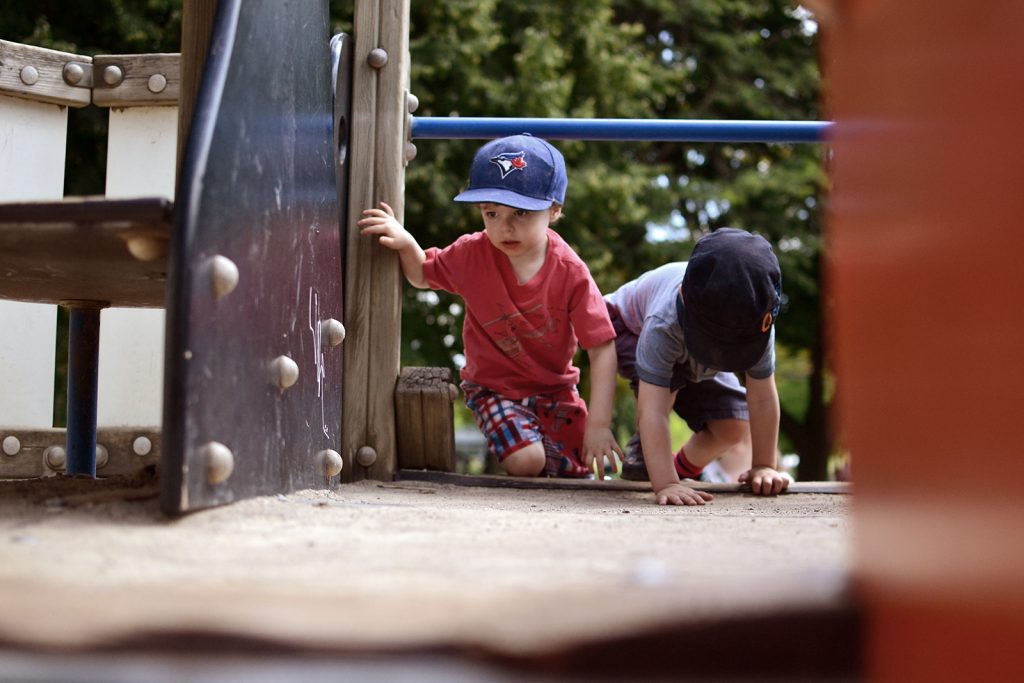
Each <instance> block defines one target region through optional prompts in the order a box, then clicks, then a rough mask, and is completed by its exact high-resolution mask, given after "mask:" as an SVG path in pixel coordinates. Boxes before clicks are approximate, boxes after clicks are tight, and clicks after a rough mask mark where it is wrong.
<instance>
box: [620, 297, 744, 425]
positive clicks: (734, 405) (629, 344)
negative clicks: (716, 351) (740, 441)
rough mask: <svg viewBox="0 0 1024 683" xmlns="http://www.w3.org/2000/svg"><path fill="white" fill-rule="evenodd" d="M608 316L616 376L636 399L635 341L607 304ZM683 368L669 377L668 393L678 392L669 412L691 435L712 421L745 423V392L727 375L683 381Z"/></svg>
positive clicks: (684, 369) (633, 336)
mask: <svg viewBox="0 0 1024 683" xmlns="http://www.w3.org/2000/svg"><path fill="white" fill-rule="evenodd" d="M608 314H609V315H610V316H611V319H612V326H613V327H614V328H615V353H616V355H617V356H618V362H619V374H620V375H622V376H623V377H624V378H626V379H628V380H629V386H630V388H631V389H632V390H633V395H634V396H636V394H637V391H638V389H639V387H640V382H639V379H638V378H637V374H636V345H637V341H639V337H637V336H636V335H635V334H633V333H632V332H630V331H629V329H628V328H627V327H626V326H625V324H623V322H622V318H620V317H619V312H618V310H617V309H615V307H613V306H611V305H610V304H609V306H608ZM685 372H686V368H685V366H683V365H677V366H676V367H675V370H674V371H673V373H672V384H671V386H670V387H669V389H671V390H672V391H675V392H678V393H677V394H676V400H675V403H674V404H673V406H672V407H673V409H674V410H675V413H676V415H678V416H679V417H681V418H683V420H685V421H686V424H687V425H688V426H689V427H690V429H692V430H693V431H695V432H699V431H700V430H702V429H704V428H705V427H706V426H707V423H708V422H710V421H712V420H749V419H750V410H749V409H748V408H747V390H746V389H744V388H743V385H742V384H740V381H739V379H738V378H737V377H736V375H735V374H733V373H731V372H720V373H718V374H717V375H715V376H714V377H712V378H711V379H706V380H704V381H702V382H691V381H689V380H687V378H686V375H685Z"/></svg>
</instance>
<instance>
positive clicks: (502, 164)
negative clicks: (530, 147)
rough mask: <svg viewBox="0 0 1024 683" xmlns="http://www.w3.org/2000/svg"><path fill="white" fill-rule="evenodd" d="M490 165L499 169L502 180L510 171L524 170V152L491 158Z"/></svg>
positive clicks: (507, 153)
mask: <svg viewBox="0 0 1024 683" xmlns="http://www.w3.org/2000/svg"><path fill="white" fill-rule="evenodd" d="M491 163H492V164H494V165H495V166H497V167H498V168H500V169H501V179H502V180H504V179H505V176H507V175H508V174H509V173H511V172H512V171H522V170H523V169H524V168H526V152H503V153H501V154H499V155H498V156H494V157H491Z"/></svg>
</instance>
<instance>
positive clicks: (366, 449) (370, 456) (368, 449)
mask: <svg viewBox="0 0 1024 683" xmlns="http://www.w3.org/2000/svg"><path fill="white" fill-rule="evenodd" d="M356 462H357V463H359V464H360V465H362V466H363V467H369V466H370V465H372V464H373V463H375V462H377V451H375V450H374V449H373V447H372V446H362V447H361V448H360V449H359V450H358V451H356Z"/></svg>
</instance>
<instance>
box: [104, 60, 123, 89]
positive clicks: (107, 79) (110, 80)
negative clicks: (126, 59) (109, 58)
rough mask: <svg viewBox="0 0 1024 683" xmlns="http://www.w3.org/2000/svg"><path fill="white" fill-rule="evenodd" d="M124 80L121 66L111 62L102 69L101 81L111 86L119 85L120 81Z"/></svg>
mask: <svg viewBox="0 0 1024 683" xmlns="http://www.w3.org/2000/svg"><path fill="white" fill-rule="evenodd" d="M123 80H124V71H122V70H121V67H119V66H115V65H113V64H111V65H110V66H107V67H105V68H104V69H103V82H104V83H106V84H107V85H109V86H111V87H113V86H115V85H120V84H121V81H123Z"/></svg>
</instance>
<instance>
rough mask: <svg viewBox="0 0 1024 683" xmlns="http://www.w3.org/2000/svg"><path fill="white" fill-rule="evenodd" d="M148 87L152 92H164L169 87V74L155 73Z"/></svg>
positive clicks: (150, 78) (147, 84)
mask: <svg viewBox="0 0 1024 683" xmlns="http://www.w3.org/2000/svg"><path fill="white" fill-rule="evenodd" d="M146 87H147V88H149V92H151V93H158V92H163V91H164V90H166V89H167V76H164V75H163V74H153V75H152V76H150V77H149V81H148V82H147V83H146Z"/></svg>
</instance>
